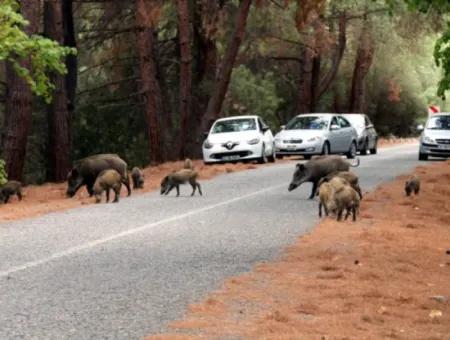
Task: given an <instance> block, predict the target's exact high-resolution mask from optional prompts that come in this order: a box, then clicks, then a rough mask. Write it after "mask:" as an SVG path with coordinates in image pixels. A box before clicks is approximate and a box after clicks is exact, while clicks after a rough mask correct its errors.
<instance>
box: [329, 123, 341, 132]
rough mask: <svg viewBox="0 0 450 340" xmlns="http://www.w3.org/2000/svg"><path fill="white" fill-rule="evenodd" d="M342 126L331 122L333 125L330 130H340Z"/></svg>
mask: <svg viewBox="0 0 450 340" xmlns="http://www.w3.org/2000/svg"><path fill="white" fill-rule="evenodd" d="M340 128H341V127H340V126H339V125H336V124H331V126H330V130H331V131H333V130H339V129H340Z"/></svg>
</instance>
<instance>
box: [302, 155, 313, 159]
mask: <svg viewBox="0 0 450 340" xmlns="http://www.w3.org/2000/svg"><path fill="white" fill-rule="evenodd" d="M311 157H312V155H303V158H304V159H306V160H309V159H311Z"/></svg>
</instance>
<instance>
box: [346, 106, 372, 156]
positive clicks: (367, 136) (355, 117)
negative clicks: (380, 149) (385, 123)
mask: <svg viewBox="0 0 450 340" xmlns="http://www.w3.org/2000/svg"><path fill="white" fill-rule="evenodd" d="M342 117H344V118H345V119H347V120H348V121H349V122H350V124H352V126H353V127H354V128H355V129H356V133H357V134H358V151H359V152H360V153H361V155H367V153H368V152H369V151H370V153H371V154H372V155H374V154H376V153H377V145H378V134H377V131H376V130H375V127H374V126H373V124H372V122H371V121H370V119H369V117H367V115H365V114H362V113H346V114H342Z"/></svg>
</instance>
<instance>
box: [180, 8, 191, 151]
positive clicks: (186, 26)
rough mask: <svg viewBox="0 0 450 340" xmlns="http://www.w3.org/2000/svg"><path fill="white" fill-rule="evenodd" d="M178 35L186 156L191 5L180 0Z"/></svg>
mask: <svg viewBox="0 0 450 340" xmlns="http://www.w3.org/2000/svg"><path fill="white" fill-rule="evenodd" d="M177 7H178V36H179V44H180V104H179V108H180V135H179V143H180V145H179V147H178V153H179V157H181V158H183V157H185V153H186V141H187V134H188V123H189V118H190V116H191V102H192V100H191V95H192V94H191V89H192V52H191V38H190V21H189V5H188V1H187V0H178V1H177Z"/></svg>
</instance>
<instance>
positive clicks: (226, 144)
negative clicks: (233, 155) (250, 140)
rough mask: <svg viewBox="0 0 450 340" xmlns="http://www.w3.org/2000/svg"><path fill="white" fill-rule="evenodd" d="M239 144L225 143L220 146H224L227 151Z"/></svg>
mask: <svg viewBox="0 0 450 340" xmlns="http://www.w3.org/2000/svg"><path fill="white" fill-rule="evenodd" d="M238 144H239V143H236V142H231V141H230V142H226V143H225V144H222V146H224V147H225V148H227V149H228V150H231V149H233V148H234V147H235V146H236V145H238Z"/></svg>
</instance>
